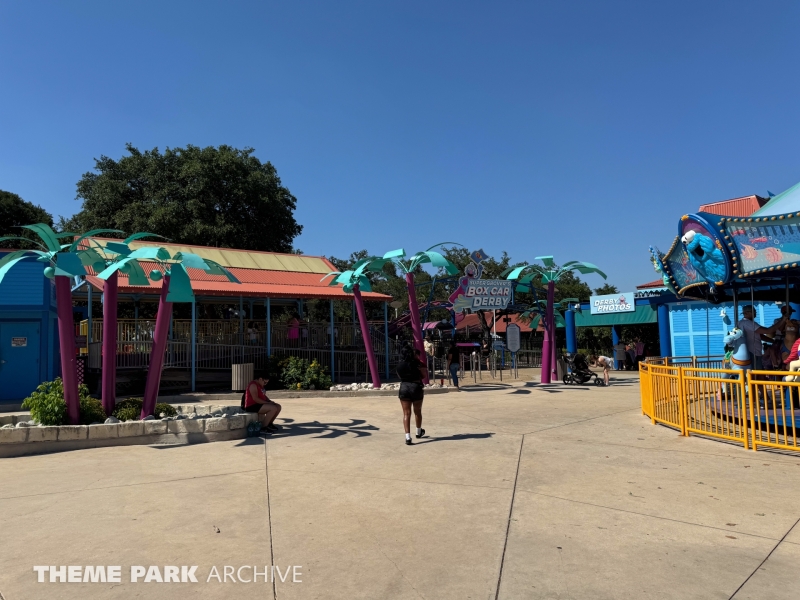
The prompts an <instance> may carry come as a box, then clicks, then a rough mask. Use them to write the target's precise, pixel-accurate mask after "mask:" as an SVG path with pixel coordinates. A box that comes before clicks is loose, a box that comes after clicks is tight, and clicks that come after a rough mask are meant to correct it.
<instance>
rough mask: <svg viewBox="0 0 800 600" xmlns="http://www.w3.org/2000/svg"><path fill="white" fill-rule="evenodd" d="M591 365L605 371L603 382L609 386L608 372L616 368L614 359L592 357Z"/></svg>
mask: <svg viewBox="0 0 800 600" xmlns="http://www.w3.org/2000/svg"><path fill="white" fill-rule="evenodd" d="M589 361H590V363H591V364H592V366H595V367H599V368H602V369H603V382H604V383H605V384H606V385H608V380H609V377H608V372H609V371H610V370H611V369H612V367H613V366H614V359H612V358H609V357H608V356H602V355H601V356H591V357H590V358H589Z"/></svg>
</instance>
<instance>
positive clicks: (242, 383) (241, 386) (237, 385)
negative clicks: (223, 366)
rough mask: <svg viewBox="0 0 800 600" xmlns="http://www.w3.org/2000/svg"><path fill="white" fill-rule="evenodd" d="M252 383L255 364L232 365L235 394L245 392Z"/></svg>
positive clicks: (232, 384) (232, 381) (232, 387)
mask: <svg viewBox="0 0 800 600" xmlns="http://www.w3.org/2000/svg"><path fill="white" fill-rule="evenodd" d="M251 381H253V363H242V364H238V365H231V389H232V390H233V391H234V392H243V391H244V390H245V388H247V384H248V383H250V382H251Z"/></svg>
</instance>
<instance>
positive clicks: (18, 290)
mask: <svg viewBox="0 0 800 600" xmlns="http://www.w3.org/2000/svg"><path fill="white" fill-rule="evenodd" d="M43 271H44V265H43V264H42V263H40V262H36V261H35V260H32V259H27V260H24V261H22V262H20V263H17V264H16V265H14V267H13V268H12V269H11V270H10V271H9V272H8V273H7V274H6V276H5V277H4V278H3V283H0V305H2V306H41V305H42V303H43V301H44V285H45V282H48V283H49V281H48V280H47V279H45V277H44V275H43V274H42V272H43Z"/></svg>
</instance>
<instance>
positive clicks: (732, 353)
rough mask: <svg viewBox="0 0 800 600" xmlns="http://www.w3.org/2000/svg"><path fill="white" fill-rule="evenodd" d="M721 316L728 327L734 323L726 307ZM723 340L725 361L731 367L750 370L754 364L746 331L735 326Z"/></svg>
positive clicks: (720, 313)
mask: <svg viewBox="0 0 800 600" xmlns="http://www.w3.org/2000/svg"><path fill="white" fill-rule="evenodd" d="M719 316H720V317H722V322H723V323H725V326H726V327H730V326H731V325H732V324H733V323H732V322H731V318H730V317H729V316H728V313H726V312H725V309H724V308H723V309H722V310H721V311H720V312H719ZM722 341H723V342H724V343H725V350H726V352H725V362H729V363H730V365H731V369H734V370H737V371H749V370H750V369H751V368H752V365H751V363H750V352H749V351H748V349H747V344H746V343H745V337H744V331H742V330H741V329H739V328H738V327H734V328H733V329H731V330H730V331H729V332H728V333H726V334H725V337H723V338H722Z"/></svg>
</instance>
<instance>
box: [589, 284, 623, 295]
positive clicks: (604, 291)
mask: <svg viewBox="0 0 800 600" xmlns="http://www.w3.org/2000/svg"><path fill="white" fill-rule="evenodd" d="M594 293H595V295H596V296H606V295H608V294H619V289H617V286H615V285H611V284H610V283H604V284H603V285H601V286H600V287H599V288H594Z"/></svg>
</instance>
